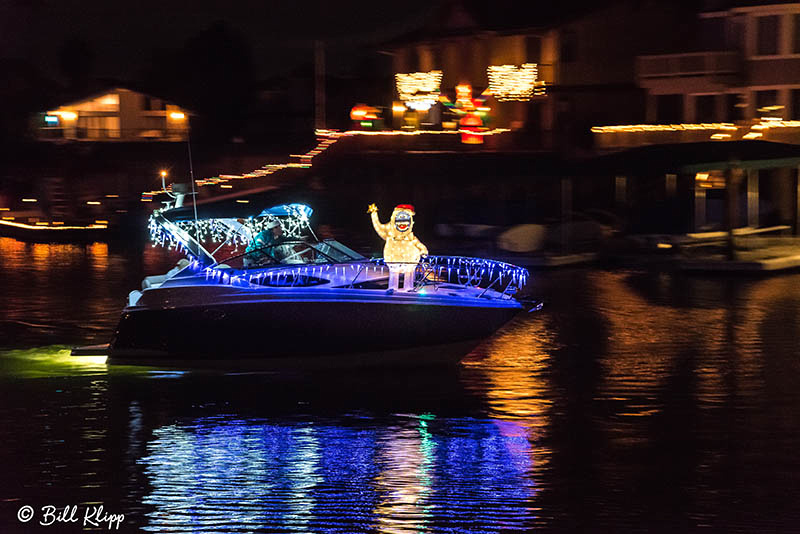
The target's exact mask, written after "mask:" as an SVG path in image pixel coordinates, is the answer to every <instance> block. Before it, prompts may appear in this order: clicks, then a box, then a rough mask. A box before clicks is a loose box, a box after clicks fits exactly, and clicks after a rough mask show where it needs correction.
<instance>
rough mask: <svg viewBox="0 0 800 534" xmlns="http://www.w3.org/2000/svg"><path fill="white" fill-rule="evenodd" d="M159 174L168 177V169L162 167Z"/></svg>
mask: <svg viewBox="0 0 800 534" xmlns="http://www.w3.org/2000/svg"><path fill="white" fill-rule="evenodd" d="M159 174H160V175H161V177H162V178H166V177H167V171H166V170H164V169H161V172H160V173H159Z"/></svg>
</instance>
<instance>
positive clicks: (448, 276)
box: [190, 256, 529, 298]
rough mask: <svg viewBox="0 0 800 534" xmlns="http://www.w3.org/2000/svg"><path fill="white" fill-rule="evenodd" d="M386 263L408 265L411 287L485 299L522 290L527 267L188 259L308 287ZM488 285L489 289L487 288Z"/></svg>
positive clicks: (211, 270) (231, 273)
mask: <svg viewBox="0 0 800 534" xmlns="http://www.w3.org/2000/svg"><path fill="white" fill-rule="evenodd" d="M391 265H405V266H407V267H409V268H413V269H414V291H419V290H420V289H421V288H422V287H424V286H430V285H433V286H440V285H442V284H453V285H458V286H464V287H473V288H482V289H483V292H481V293H480V295H479V296H481V297H484V296H485V297H486V298H489V296H493V295H496V293H500V294H501V295H504V296H506V295H507V296H510V295H513V294H514V293H516V292H517V291H519V290H520V289H522V287H523V286H524V285H525V283H526V282H527V279H528V276H529V273H528V270H527V269H525V268H522V267H518V266H516V265H512V264H509V263H504V262H500V261H495V260H488V259H482V258H469V257H463V256H425V257H423V258H422V260H421V261H420V262H419V263H404V262H395V263H390V262H386V261H384V260H383V259H382V258H373V259H363V260H354V261H348V262H341V263H304V264H297V265H291V264H275V265H269V266H264V267H260V268H256V269H232V268H230V267H228V266H227V265H219V264H218V265H213V266H205V265H202V264H201V263H200V262H198V261H194V262H192V264H191V265H190V268H191V269H192V270H195V271H202V272H204V273H205V276H206V278H208V279H213V280H216V281H218V282H219V283H222V284H231V285H239V286H249V285H251V284H258V285H267V286H272V287H308V286H313V285H317V284H319V283H321V282H322V281H323V280H327V279H330V278H332V277H341V279H342V280H343V282H344V284H343V286H344V287H349V288H352V287H354V286H355V285H356V284H361V283H364V282H367V281H374V280H376V279H381V278H382V277H384V276H388V274H389V273H388V271H389V269H390V266H391ZM404 270H405V269H404ZM489 290H492V291H493V293H489ZM495 292H496V293H495Z"/></svg>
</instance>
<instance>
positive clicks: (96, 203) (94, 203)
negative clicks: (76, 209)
mask: <svg viewBox="0 0 800 534" xmlns="http://www.w3.org/2000/svg"><path fill="white" fill-rule="evenodd" d="M86 204H88V205H89V206H99V205H100V202H99V201H97V200H89V201H87V202H86Z"/></svg>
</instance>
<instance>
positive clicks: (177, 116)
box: [169, 111, 186, 121]
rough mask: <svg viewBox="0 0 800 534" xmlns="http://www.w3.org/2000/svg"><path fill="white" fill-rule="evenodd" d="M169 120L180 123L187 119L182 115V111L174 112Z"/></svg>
mask: <svg viewBox="0 0 800 534" xmlns="http://www.w3.org/2000/svg"><path fill="white" fill-rule="evenodd" d="M169 118H170V119H172V120H174V121H180V120H183V119H185V118H186V115H185V114H183V113H181V112H180V111H173V112H171V113H170V114H169Z"/></svg>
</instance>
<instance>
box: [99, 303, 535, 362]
mask: <svg viewBox="0 0 800 534" xmlns="http://www.w3.org/2000/svg"><path fill="white" fill-rule="evenodd" d="M350 293H352V290H350ZM175 296H177V298H168V297H169V296H168V295H167V296H166V297H167V298H164V296H162V299H161V300H162V302H161V303H162V306H160V307H158V308H153V307H142V306H139V307H136V306H134V307H129V308H126V310H125V311H124V312H123V315H122V318H121V320H120V323H119V327H118V328H117V331H116V334H115V337H114V340H113V341H112V343H111V348H110V353H109V356H110V358H111V361H114V362H125V363H158V362H164V361H173V362H193V363H203V362H205V363H208V364H215V363H219V362H228V361H231V360H242V359H251V360H253V359H254V360H263V361H269V362H270V365H269V366H274V367H284V366H295V365H297V364H298V363H303V364H307V365H310V366H327V365H339V364H345V365H347V364H352V365H358V366H362V365H371V364H379V365H383V364H389V363H391V364H398V363H399V364H412V365H419V364H434V363H435V364H442V363H453V362H457V361H458V360H459V359H461V358H462V357H463V356H465V355H466V354H467V353H469V351H470V350H471V349H472V348H474V347H475V346H476V345H477V344H478V343H480V341H481V340H483V339H485V338H487V337H488V336H490V335H492V334H493V333H494V332H495V331H496V330H497V329H499V328H500V327H501V326H503V325H504V324H505V323H506V322H508V321H509V320H511V318H513V317H514V315H516V313H517V312H518V311H519V310H520V307H519V305H517V304H516V303H512V302H510V301H509V302H508V303H503V304H502V305H498V304H497V303H492V302H487V304H486V305H485V306H484V305H474V304H473V305H469V306H465V305H457V304H455V303H448V302H442V301H441V299H429V298H428V299H426V298H425V297H424V296H416V295H414V296H408V297H394V298H386V297H381V298H355V299H350V300H345V301H342V300H339V299H336V298H329V299H319V298H318V299H314V300H312V299H308V300H304V299H303V298H302V297H298V296H297V295H294V296H293V298H291V299H288V298H281V296H280V295H272V296H269V297H268V298H259V299H254V298H252V297H250V298H249V299H248V300H244V299H242V298H239V299H238V300H237V299H236V298H233V299H231V300H234V302H226V303H214V302H206V303H203V304H200V305H191V306H184V305H179V306H174V307H170V305H169V304H170V302H175V301H176V300H177V301H180V297H179V295H177V294H176V295H173V297H175ZM207 296H208V298H209V299H210V300H213V297H212V296H211V295H207ZM196 297H197V296H196V295H195V296H194V298H195V300H196ZM227 297H228V298H229V299H230V297H231V296H230V295H227ZM445 300H446V299H445Z"/></svg>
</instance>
